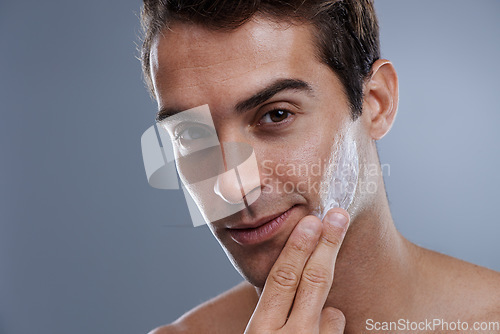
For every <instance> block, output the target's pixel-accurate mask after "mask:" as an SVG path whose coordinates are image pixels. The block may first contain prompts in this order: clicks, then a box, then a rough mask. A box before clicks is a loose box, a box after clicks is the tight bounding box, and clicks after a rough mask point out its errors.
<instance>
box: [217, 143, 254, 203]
mask: <svg viewBox="0 0 500 334" xmlns="http://www.w3.org/2000/svg"><path fill="white" fill-rule="evenodd" d="M221 148H222V152H223V159H224V170H225V171H224V172H223V173H220V174H219V175H218V176H217V180H216V182H215V185H214V192H215V193H216V194H217V195H218V196H219V197H220V198H222V199H223V200H224V201H225V202H227V203H229V204H241V203H243V202H245V205H249V204H250V203H252V202H253V201H255V199H257V197H258V196H259V195H260V185H261V182H260V176H259V169H258V165H257V160H256V158H255V153H254V152H253V149H252V147H251V146H250V145H248V144H245V143H235V142H233V143H221Z"/></svg>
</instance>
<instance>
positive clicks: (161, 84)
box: [150, 18, 320, 107]
mask: <svg viewBox="0 0 500 334" xmlns="http://www.w3.org/2000/svg"><path fill="white" fill-rule="evenodd" d="M316 54H317V49H316V47H315V44H314V36H313V29H312V28H311V27H310V26H309V25H305V24H301V25H296V24H290V23H283V22H282V23H278V22H274V21H270V20H267V19H265V18H254V19H252V20H251V21H249V22H247V23H245V24H244V25H242V26H241V27H239V28H237V29H235V30H232V31H229V32H227V31H217V30H211V29H207V28H204V27H201V26H199V25H194V24H185V23H175V24H174V25H173V26H171V27H170V29H168V30H164V31H163V32H162V34H160V35H158V36H157V37H156V39H155V41H154V43H153V45H152V50H151V58H150V59H151V63H150V66H151V75H152V79H153V84H154V87H155V91H156V94H157V98H158V99H159V103H160V100H161V99H163V98H166V97H168V98H169V99H170V98H172V97H173V96H176V97H180V96H184V95H186V94H189V95H198V96H205V95H206V94H208V93H209V91H212V92H213V90H214V89H215V88H218V89H224V90H227V89H230V90H231V91H233V92H235V91H238V90H242V92H241V93H244V92H243V91H244V90H252V89H255V88H256V87H258V86H259V85H261V86H262V85H265V83H266V80H268V79H270V78H271V77H272V78H276V77H305V76H312V75H314V73H315V72H316V71H317V70H318V64H319V63H320V62H319V60H318V59H319V58H318V57H317V56H316ZM252 86H254V87H252ZM196 103H198V102H193V103H192V104H193V106H194V105H196ZM205 103H207V101H200V103H199V104H200V105H201V104H205ZM188 107H189V106H188Z"/></svg>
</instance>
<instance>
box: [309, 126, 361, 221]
mask: <svg viewBox="0 0 500 334" xmlns="http://www.w3.org/2000/svg"><path fill="white" fill-rule="evenodd" d="M324 171H325V173H324V175H323V180H322V182H321V187H320V194H319V195H320V205H319V207H318V208H317V209H316V210H315V211H314V212H313V214H314V215H315V216H317V217H318V218H320V219H321V220H323V218H324V217H325V215H326V213H327V212H328V210H330V209H332V208H342V209H344V210H347V209H348V208H349V206H350V205H351V203H352V201H353V200H354V193H355V192H356V187H357V184H358V176H359V158H358V150H357V147H356V141H355V140H354V137H353V134H352V131H351V128H348V129H347V130H345V131H343V132H342V133H340V134H339V135H337V136H336V138H335V141H334V145H333V147H332V150H331V154H330V159H329V160H328V163H327V165H326V166H325V169H324Z"/></svg>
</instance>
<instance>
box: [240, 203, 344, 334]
mask: <svg viewBox="0 0 500 334" xmlns="http://www.w3.org/2000/svg"><path fill="white" fill-rule="evenodd" d="M348 223H349V214H348V213H347V212H346V211H345V210H343V209H331V210H329V211H328V213H327V214H326V216H325V218H324V219H323V222H321V221H320V219H319V218H317V217H315V216H306V217H304V218H302V219H301V220H300V222H299V223H298V224H297V226H296V227H295V229H294V230H293V231H292V234H291V235H290V237H289V238H288V241H287V243H286V245H285V247H284V248H283V250H282V252H281V254H280V256H279V257H278V259H277V260H276V263H275V264H274V266H273V267H272V269H271V271H270V273H269V276H268V277H267V280H266V284H265V286H264V289H263V291H262V294H261V296H260V299H259V302H258V303H257V306H256V307H255V311H254V313H253V315H252V318H251V319H250V321H249V323H248V325H247V328H246V330H245V333H246V334H262V333H265V334H271V333H293V334H300V333H307V334H312V333H329V334H336V333H343V332H344V326H345V318H344V315H343V313H342V312H341V311H340V310H338V309H335V308H333V307H326V308H323V307H324V304H325V301H326V298H327V296H328V293H329V291H330V288H331V286H332V282H333V272H334V267H335V261H336V259H337V254H338V251H339V248H340V245H341V243H342V241H343V240H344V235H345V233H346V230H347V226H348Z"/></svg>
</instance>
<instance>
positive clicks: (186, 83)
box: [143, 1, 397, 287]
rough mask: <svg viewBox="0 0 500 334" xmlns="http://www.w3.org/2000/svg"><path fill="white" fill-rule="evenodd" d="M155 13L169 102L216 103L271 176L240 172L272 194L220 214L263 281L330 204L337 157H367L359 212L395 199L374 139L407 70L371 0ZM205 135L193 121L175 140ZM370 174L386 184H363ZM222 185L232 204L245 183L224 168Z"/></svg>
mask: <svg viewBox="0 0 500 334" xmlns="http://www.w3.org/2000/svg"><path fill="white" fill-rule="evenodd" d="M144 22H145V23H146V27H149V30H148V32H147V34H146V39H145V43H144V50H143V51H144V52H143V65H144V72H145V75H146V78H147V80H148V82H149V83H150V87H151V89H152V92H153V94H154V96H155V98H156V100H157V101H158V105H159V109H160V110H187V109H190V108H193V107H196V106H201V105H208V106H209V108H210V112H211V116H212V119H213V128H214V129H215V131H216V134H217V138H218V140H219V141H220V142H221V143H226V142H227V143H234V142H236V143H245V144H248V145H250V146H251V147H252V148H253V150H254V152H255V156H256V158H257V161H258V164H259V166H258V167H259V174H260V177H253V178H252V177H251V178H245V177H243V176H241V175H240V176H241V179H242V180H244V183H245V184H244V185H243V186H244V187H245V189H250V190H252V189H255V190H257V189H258V190H260V191H261V195H260V196H259V198H258V199H257V200H256V201H255V202H253V203H252V204H251V205H250V206H249V207H248V208H247V209H245V210H242V211H240V212H238V213H236V214H233V215H232V216H230V217H227V218H224V219H221V220H220V221H217V222H211V223H210V224H209V227H210V229H211V230H212V232H213V233H214V235H215V236H216V237H217V238H218V239H219V242H220V243H221V245H222V246H223V248H224V249H225V251H226V253H227V254H228V256H229V258H230V259H231V260H232V262H233V264H234V265H235V267H237V268H238V270H239V271H240V272H241V273H242V275H243V276H244V277H245V278H247V280H248V281H250V282H251V283H252V284H254V285H255V286H260V287H261V286H263V284H264V282H265V279H266V277H267V274H268V272H269V270H270V268H271V267H272V265H273V264H274V262H275V260H276V258H277V257H278V255H279V253H280V251H281V249H282V248H283V246H284V243H285V242H286V240H287V238H288V236H289V235H290V233H291V231H292V230H293V228H294V227H295V225H296V224H297V222H298V221H299V220H300V219H301V218H302V217H304V216H305V215H307V214H311V213H314V212H315V211H317V209H318V208H321V206H322V203H323V202H324V199H325V196H324V194H322V193H321V191H320V189H321V187H322V185H323V184H324V183H325V175H326V176H328V175H330V174H331V173H329V171H331V165H332V162H338V161H342V160H349V161H350V162H352V159H354V158H355V159H356V164H357V163H358V160H359V179H358V176H357V175H356V184H355V189H356V195H355V196H354V201H353V202H352V204H351V205H350V207H349V211H350V213H351V216H352V217H353V221H354V220H355V217H356V215H360V214H363V211H365V210H366V209H367V208H370V207H373V206H374V205H376V204H377V201H379V200H380V198H382V197H383V198H384V199H385V192H384V191H383V181H382V180H381V178H377V177H375V176H374V175H373V171H368V170H367V167H366V166H368V167H369V168H371V167H370V166H372V164H376V163H378V157H377V152H376V147H375V144H374V140H376V139H379V138H381V137H382V136H383V135H384V134H385V133H386V132H387V131H388V130H389V128H390V126H391V124H392V122H393V119H394V116H395V112H396V106H397V77H396V74H395V72H394V69H393V67H392V65H391V64H390V63H389V62H387V61H384V60H377V59H378V57H379V47H378V28H377V23H376V19H375V14H374V12H373V6H372V4H371V3H370V2H366V3H365V2H364V1H355V2H354V1H353V2H351V1H323V2H320V1H297V3H296V2H294V1H290V2H286V1H276V2H275V1H266V2H255V1H254V2H248V3H246V2H245V3H243V2H228V1H220V2H219V1H212V2H208V1H185V3H184V2H183V1H168V2H167V3H166V4H165V3H163V2H154V1H146V4H145V10H144ZM166 27H168V28H166ZM327 27H329V30H328V29H327ZM159 118H162V114H161V113H160V114H159ZM189 131H192V132H189ZM173 132H175V130H174V131H173ZM200 133H201V135H200ZM202 135H203V132H200V130H199V129H198V130H196V129H195V130H189V129H188V128H182V131H181V130H179V133H178V135H177V136H176V139H175V140H176V141H177V144H178V145H180V146H182V145H185V146H189V145H192V144H193V143H194V142H196V140H200V139H199V138H202V137H203V136H202ZM313 166H316V167H317V168H316V169H314V167H313ZM325 166H326V167H325ZM199 168H203V166H199ZM318 171H319V173H318ZM370 173H372V174H370ZM326 182H329V180H326ZM363 182H364V183H365V184H364V186H360V185H362V183H363ZM367 182H374V183H375V188H376V189H375V190H374V191H371V190H370V189H368V188H366V189H364V190H365V191H363V187H367ZM372 190H373V189H372ZM214 191H215V193H217V195H218V196H219V197H220V199H221V201H220V202H221V205H222V204H226V205H231V204H235V203H236V202H238V200H239V199H240V198H241V184H238V183H234V182H232V181H231V180H228V179H225V178H224V176H221V177H219V178H218V179H217V182H216V184H215V186H214ZM250 192H251V191H250ZM381 194H383V196H382V195H381ZM222 202H224V203H222ZM207 205H210V206H212V209H215V210H217V207H216V206H217V205H218V204H217V203H207ZM274 218H276V219H274ZM268 221H269V222H268ZM264 222H268V223H266V224H265V225H262V223H264ZM257 225H258V226H260V225H262V226H260V227H258V228H253V227H255V226H257ZM351 225H352V227H354V226H353V224H351Z"/></svg>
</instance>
